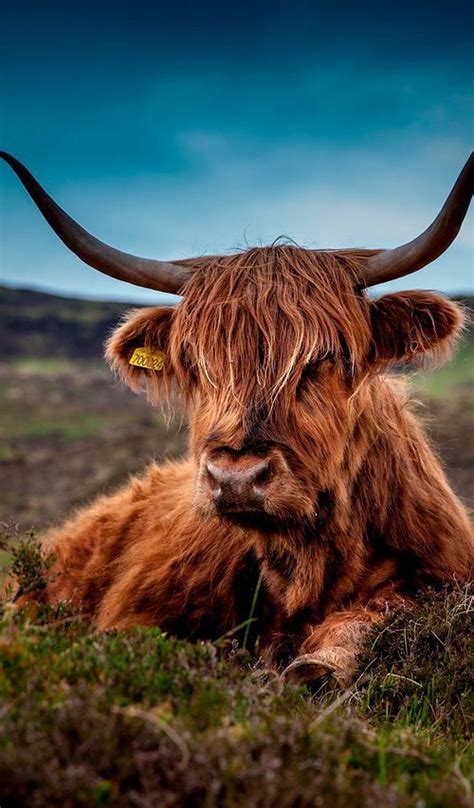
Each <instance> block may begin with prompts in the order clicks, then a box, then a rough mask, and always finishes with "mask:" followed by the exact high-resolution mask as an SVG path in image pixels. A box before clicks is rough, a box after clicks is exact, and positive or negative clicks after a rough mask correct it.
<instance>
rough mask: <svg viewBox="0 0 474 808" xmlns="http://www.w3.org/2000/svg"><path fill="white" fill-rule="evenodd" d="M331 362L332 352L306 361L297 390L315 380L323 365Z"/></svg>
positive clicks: (332, 361)
mask: <svg viewBox="0 0 474 808" xmlns="http://www.w3.org/2000/svg"><path fill="white" fill-rule="evenodd" d="M332 364H334V357H333V355H332V354H326V355H325V356H321V357H319V358H318V359H312V360H311V362H307V364H306V365H305V366H304V368H303V370H302V373H301V376H300V380H299V382H298V391H299V392H303V391H304V390H305V388H306V387H308V385H309V384H310V383H311V382H314V381H316V380H317V378H318V376H319V374H320V373H321V370H322V369H323V367H325V366H326V365H332Z"/></svg>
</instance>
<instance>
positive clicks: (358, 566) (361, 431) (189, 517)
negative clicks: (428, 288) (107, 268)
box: [45, 245, 474, 682]
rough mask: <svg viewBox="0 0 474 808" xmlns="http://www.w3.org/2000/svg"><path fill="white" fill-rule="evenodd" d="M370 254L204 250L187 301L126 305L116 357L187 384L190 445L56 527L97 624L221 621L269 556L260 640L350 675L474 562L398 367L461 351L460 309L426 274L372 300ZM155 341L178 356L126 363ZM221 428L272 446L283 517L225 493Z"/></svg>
mask: <svg viewBox="0 0 474 808" xmlns="http://www.w3.org/2000/svg"><path fill="white" fill-rule="evenodd" d="M370 254H371V253H369V252H363V251H340V252H319V253H316V252H314V251H309V250H304V249H300V248H297V247H294V246H287V245H277V246H272V247H268V248H258V249H257V248H256V249H251V250H248V251H246V252H243V253H240V254H238V255H233V256H229V257H217V258H212V259H202V261H201V266H200V268H199V270H198V271H197V272H196V273H195V275H194V276H193V277H192V279H191V281H190V282H189V284H188V286H187V288H186V290H185V294H184V299H183V301H182V302H181V303H180V305H179V306H178V307H177V308H176V309H168V308H161V309H160V308H151V309H141V310H137V311H134V312H132V313H131V314H130V315H129V317H128V318H127V319H126V320H125V322H124V323H123V324H122V325H121V326H120V327H119V328H118V329H117V330H116V331H115V332H114V333H113V334H112V336H111V338H110V340H109V343H108V346H107V351H106V355H107V358H108V360H109V362H110V364H111V366H112V367H113V369H114V370H115V371H116V372H118V373H119V374H120V376H121V377H122V379H123V380H124V381H125V382H126V383H127V384H129V385H130V386H131V387H132V388H133V389H135V390H143V391H145V392H146V394H147V395H148V397H149V399H150V401H151V402H152V403H153V404H157V403H159V402H163V401H166V400H167V401H172V402H173V401H175V400H176V398H177V397H178V398H179V399H180V401H181V404H180V406H181V407H182V408H185V409H186V411H187V412H188V414H189V419H190V428H191V431H190V452H189V456H188V457H187V458H186V459H184V460H183V461H182V462H179V463H170V464H167V465H164V466H161V467H157V466H155V465H151V466H150V467H149V468H148V469H147V470H146V472H145V473H144V475H143V477H141V478H136V479H134V480H132V481H131V482H130V484H128V485H127V486H125V488H123V489H122V490H120V491H118V492H117V493H116V494H114V495H112V496H106V497H101V498H100V499H98V500H97V501H96V502H95V503H94V504H93V505H92V506H90V507H88V508H86V509H84V510H82V511H80V512H79V513H78V514H77V515H76V516H75V517H73V519H72V520H70V521H69V522H67V523H66V524H65V525H63V526H61V527H59V528H56V529H53V530H51V531H50V532H49V533H48V535H47V536H46V537H45V545H46V546H47V547H48V548H52V549H53V550H54V552H55V553H56V554H57V558H58V561H57V565H56V568H55V575H54V576H53V578H52V580H51V583H50V586H49V598H50V600H51V602H55V601H57V600H59V599H72V600H74V601H75V602H77V603H78V604H80V605H81V606H82V608H83V609H84V611H85V612H87V613H89V614H90V617H91V619H92V620H93V621H94V622H95V623H96V625H97V626H98V628H99V629H108V628H112V627H118V628H124V627H128V626H131V625H135V624H145V625H155V624H158V625H160V626H161V627H162V628H163V629H165V630H168V631H171V632H175V633H178V634H180V635H182V636H193V637H203V636H210V637H216V636H219V635H221V634H223V633H225V632H226V631H229V630H232V629H233V627H234V626H235V625H236V624H237V623H238V622H239V621H241V620H242V619H243V620H245V618H246V617H248V615H249V611H250V604H251V601H252V596H253V592H254V587H255V583H256V576H258V573H259V571H260V572H261V575H262V580H263V587H262V591H261V595H262V597H261V598H260V603H261V608H260V613H261V625H260V634H261V640H260V649H261V651H262V652H266V653H267V654H268V655H271V656H272V657H273V658H280V659H282V660H284V661H285V662H286V663H288V662H290V664H289V666H288V667H287V671H288V672H289V674H290V673H291V674H292V675H295V676H297V677H300V678H305V679H308V678H314V676H317V675H320V673H321V671H323V672H324V671H328V670H329V671H332V672H333V673H334V675H336V676H337V677H338V678H339V679H340V681H342V682H345V681H347V680H348V679H349V677H350V675H351V673H352V671H353V668H354V664H355V663H354V660H355V658H356V655H357V651H358V648H359V644H360V639H361V637H362V636H363V633H364V631H365V630H366V627H367V626H368V625H370V624H371V623H372V622H373V621H374V620H378V619H380V616H381V615H382V614H383V612H384V610H385V609H386V608H387V607H389V606H394V605H397V604H399V603H400V602H401V601H403V600H406V599H411V598H414V597H416V593H417V592H418V591H419V590H420V589H421V588H423V587H424V586H426V585H428V584H437V583H440V582H443V581H449V580H452V579H453V578H457V579H458V580H459V579H465V578H467V577H469V576H470V574H471V569H472V561H473V550H474V542H473V536H472V531H471V528H470V525H469V521H468V517H467V514H466V511H465V509H464V508H463V506H462V504H461V503H460V502H459V500H458V499H457V498H456V496H455V495H454V493H453V492H452V490H451V489H450V487H449V485H448V483H447V481H446V478H445V476H444V473H443V470H442V468H441V466H440V463H439V460H438V459H437V457H436V455H435V453H434V451H433V449H432V447H431V446H430V445H429V442H428V439H427V437H426V435H425V434H424V431H423V427H422V424H421V422H420V419H419V417H418V416H417V415H415V414H414V413H413V408H412V407H411V405H410V404H409V402H408V400H407V397H406V393H405V389H404V385H403V383H402V382H401V381H400V380H399V378H393V377H391V376H390V375H389V374H387V370H388V369H390V367H391V366H393V365H395V364H400V363H403V362H412V361H414V362H418V363H419V362H427V361H428V360H429V359H430V357H431V358H432V359H433V360H435V361H437V362H439V361H442V360H443V359H445V358H447V357H449V354H450V352H451V349H452V346H453V344H454V343H455V342H456V340H457V338H458V336H459V334H460V332H461V329H462V323H463V314H462V311H461V309H460V308H459V307H458V306H457V305H456V304H454V303H452V302H450V301H448V300H446V299H444V298H442V297H441V296H438V295H435V294H432V293H428V292H404V293H400V294H395V295H386V296H385V297H382V298H380V299H378V300H375V301H370V300H369V298H368V297H367V295H366V294H365V293H364V292H361V291H358V277H359V273H360V269H361V267H362V265H363V262H364V261H365V260H366V259H367V257H368V256H369V255H370ZM143 345H145V346H147V347H148V348H150V349H152V350H158V349H159V350H162V351H163V352H164V354H165V362H164V368H163V370H162V371H160V372H154V371H146V370H140V369H137V368H135V367H133V366H132V365H130V364H129V358H130V355H131V353H132V352H133V349H134V348H135V347H137V346H143ZM222 447H226V451H230V452H232V453H234V454H235V456H238V457H239V456H240V454H242V455H243V456H244V457H247V456H250V457H253V455H254V454H255V453H256V452H257V451H258V450H259V449H260V448H261V447H264V449H265V452H266V456H267V457H268V458H269V460H270V463H271V467H272V471H273V476H272V479H271V480H270V481H269V483H268V485H267V487H266V490H265V513H266V516H267V517H268V520H263V521H262V520H261V519H260V516H259V515H256V516H255V521H254V522H252V519H251V518H250V519H248V520H247V521H246V522H245V523H239V522H235V523H234V522H233V521H231V520H228V519H226V518H225V517H220V516H219V515H218V514H217V513H216V512H215V510H214V509H213V507H212V502H211V501H210V499H209V496H208V491H207V489H206V484H205V461H206V458H209V457H214V456H216V455H219V452H221V450H222ZM295 658H296V661H295ZM292 660H293V661H292Z"/></svg>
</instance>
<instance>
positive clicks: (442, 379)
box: [415, 335, 474, 398]
mask: <svg viewBox="0 0 474 808" xmlns="http://www.w3.org/2000/svg"><path fill="white" fill-rule="evenodd" d="M415 384H416V386H417V387H418V389H419V390H421V392H423V394H424V395H426V396H428V397H431V398H442V397H443V396H446V395H449V394H450V393H452V392H453V391H454V390H456V389H459V388H462V387H466V388H467V387H471V388H472V387H474V335H470V337H469V338H466V341H465V342H464V343H463V344H462V347H461V348H460V350H459V352H458V353H457V354H456V356H455V357H454V358H453V360H452V361H451V362H449V363H448V364H446V365H444V367H442V368H439V370H435V371H432V372H429V373H419V374H418V375H416V376H415Z"/></svg>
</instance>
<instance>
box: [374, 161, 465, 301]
mask: <svg viewBox="0 0 474 808" xmlns="http://www.w3.org/2000/svg"><path fill="white" fill-rule="evenodd" d="M473 190H474V153H472V154H471V156H470V157H469V159H468V161H467V162H466V165H465V166H464V168H463V170H462V171H461V173H460V175H459V177H458V178H457V180H456V183H455V184H454V187H453V190H452V191H451V193H450V194H449V196H448V198H447V200H446V202H445V203H444V205H443V207H442V209H441V211H440V213H439V214H438V216H437V217H436V219H435V220H434V222H433V223H432V224H431V225H430V226H429V227H428V229H427V230H425V231H424V233H422V234H421V235H420V236H418V237H417V238H415V239H413V241H409V242H408V244H403V245H402V246H401V247H396V248H395V249H393V250H385V251H384V252H381V253H377V255H374V256H372V257H371V258H369V260H368V262H367V264H366V265H365V267H364V269H363V275H362V277H363V281H362V285H363V286H374V285H375V284H376V283H384V282H385V281H392V280H394V279H395V278H402V277H403V276H404V275H409V274H410V273H411V272H416V271H417V270H418V269H422V267H424V266H426V265H427V264H430V263H431V261H434V260H435V259H436V258H438V257H439V256H440V255H441V254H442V253H444V251H445V250H447V249H448V247H449V245H450V244H451V243H452V242H453V241H454V239H455V238H456V236H457V234H458V232H459V229H460V227H461V225H462V223H463V220H464V217H465V215H466V213H467V210H468V208H469V203H470V201H471V197H472V194H473Z"/></svg>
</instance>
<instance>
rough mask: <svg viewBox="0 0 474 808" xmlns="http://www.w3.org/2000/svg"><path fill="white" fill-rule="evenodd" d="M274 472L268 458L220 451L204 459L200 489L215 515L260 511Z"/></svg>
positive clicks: (224, 450) (263, 508) (262, 508)
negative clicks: (207, 498) (205, 495)
mask: <svg viewBox="0 0 474 808" xmlns="http://www.w3.org/2000/svg"><path fill="white" fill-rule="evenodd" d="M274 473H275V469H274V467H273V464H272V460H271V458H270V457H266V456H256V455H254V454H252V453H250V452H246V453H235V452H232V451H230V450H227V449H222V450H218V451H214V452H212V453H211V454H209V455H208V456H207V457H206V458H205V459H204V461H203V464H202V467H201V486H202V488H203V489H204V490H205V491H206V493H207V495H208V497H209V498H210V500H211V501H212V503H213V505H214V507H215V509H216V511H217V512H218V513H221V514H232V513H241V512H251V511H264V510H265V496H266V493H267V489H268V487H269V486H270V484H271V482H272V480H273V477H274Z"/></svg>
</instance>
